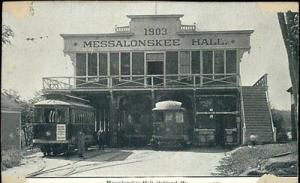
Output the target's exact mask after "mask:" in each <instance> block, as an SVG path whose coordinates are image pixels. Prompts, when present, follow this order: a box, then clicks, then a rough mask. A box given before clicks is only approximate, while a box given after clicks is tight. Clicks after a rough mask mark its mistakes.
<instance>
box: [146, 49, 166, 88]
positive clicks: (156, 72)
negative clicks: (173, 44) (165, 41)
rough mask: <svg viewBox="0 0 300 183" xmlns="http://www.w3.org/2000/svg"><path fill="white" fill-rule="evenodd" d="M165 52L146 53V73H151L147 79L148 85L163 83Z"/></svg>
mask: <svg viewBox="0 0 300 183" xmlns="http://www.w3.org/2000/svg"><path fill="white" fill-rule="evenodd" d="M164 62H165V53H163V52H155V53H146V64H147V75H152V76H151V77H149V78H148V79H147V84H148V85H159V84H162V83H163V78H164V77H163V75H164Z"/></svg>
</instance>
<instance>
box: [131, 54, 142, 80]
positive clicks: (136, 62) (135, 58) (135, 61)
mask: <svg viewBox="0 0 300 183" xmlns="http://www.w3.org/2000/svg"><path fill="white" fill-rule="evenodd" d="M143 74H144V52H132V75H143Z"/></svg>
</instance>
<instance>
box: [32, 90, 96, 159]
mask: <svg viewBox="0 0 300 183" xmlns="http://www.w3.org/2000/svg"><path fill="white" fill-rule="evenodd" d="M34 119H35V120H34V123H33V136H34V138H33V144H34V145H37V146H39V147H40V149H41V151H42V152H43V153H44V155H49V154H53V155H57V154H59V153H66V154H68V153H69V152H70V151H71V150H73V149H75V148H76V140H77V135H78V133H79V132H80V131H82V132H83V133H84V134H85V144H86V148H87V147H88V146H90V145H93V144H95V138H94V134H95V131H96V129H95V127H96V125H95V109H94V108H93V107H92V106H90V105H88V101H87V100H84V99H81V98H78V97H74V96H69V95H49V96H47V99H46V100H42V101H40V102H37V103H35V105H34Z"/></svg>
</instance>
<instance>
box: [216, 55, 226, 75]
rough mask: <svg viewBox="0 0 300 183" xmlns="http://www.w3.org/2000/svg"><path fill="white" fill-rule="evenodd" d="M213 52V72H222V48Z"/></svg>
mask: <svg viewBox="0 0 300 183" xmlns="http://www.w3.org/2000/svg"><path fill="white" fill-rule="evenodd" d="M214 54H215V61H214V64H215V74H222V73H224V50H216V51H214Z"/></svg>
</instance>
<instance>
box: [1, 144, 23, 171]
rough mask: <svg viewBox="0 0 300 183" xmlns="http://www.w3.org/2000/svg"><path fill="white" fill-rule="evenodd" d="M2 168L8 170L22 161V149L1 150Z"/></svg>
mask: <svg viewBox="0 0 300 183" xmlns="http://www.w3.org/2000/svg"><path fill="white" fill-rule="evenodd" d="M1 158H2V160H1V170H6V169H7V168H11V167H14V166H17V165H19V164H20V163H21V159H22V155H21V152H20V150H16V149H11V150H3V151H1Z"/></svg>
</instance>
